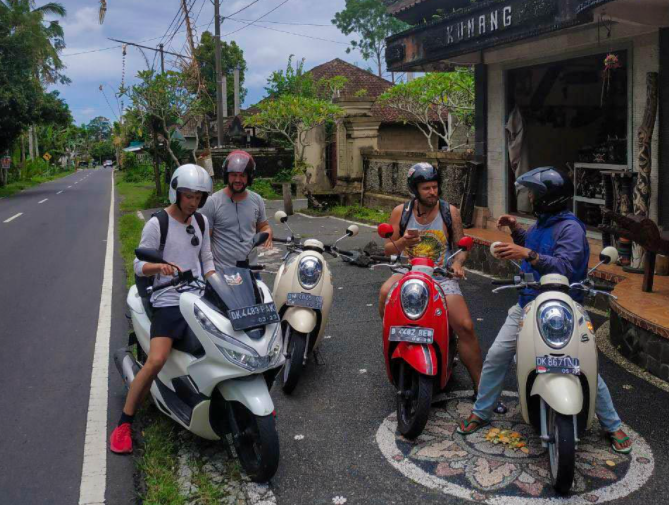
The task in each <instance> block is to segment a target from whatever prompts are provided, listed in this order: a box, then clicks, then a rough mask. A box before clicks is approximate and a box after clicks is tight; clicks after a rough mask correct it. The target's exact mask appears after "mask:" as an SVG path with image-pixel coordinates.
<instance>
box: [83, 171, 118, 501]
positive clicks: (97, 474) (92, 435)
mask: <svg viewBox="0 0 669 505" xmlns="http://www.w3.org/2000/svg"><path fill="white" fill-rule="evenodd" d="M113 274H114V174H113V173H112V182H111V202H110V204H109V225H108V228H107V250H106V252H105V265H104V276H103V279H102V294H101V296H100V312H99V315H98V330H97V334H96V337H95V352H94V354H93V372H92V374H91V391H90V396H89V399H88V417H87V419H86V439H85V442H84V462H83V465H82V469H81V487H80V489H79V505H93V504H103V503H105V487H106V484H107V395H108V389H107V380H108V375H109V374H108V369H109V339H110V335H111V310H112V287H113V282H114V275H113Z"/></svg>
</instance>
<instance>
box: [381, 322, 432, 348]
mask: <svg viewBox="0 0 669 505" xmlns="http://www.w3.org/2000/svg"><path fill="white" fill-rule="evenodd" d="M388 340H390V341H391V342H410V343H412V344H431V343H432V341H433V340H434V330H433V329H432V328H418V327H416V326H391V327H390V336H389V337H388Z"/></svg>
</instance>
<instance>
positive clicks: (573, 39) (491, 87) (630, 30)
mask: <svg viewBox="0 0 669 505" xmlns="http://www.w3.org/2000/svg"><path fill="white" fill-rule="evenodd" d="M599 36H600V37H601V30H600V34H599ZM623 49H627V50H628V56H629V58H628V60H629V65H631V69H632V74H631V76H630V81H629V85H630V90H629V94H630V97H631V104H630V105H631V108H630V110H629V113H630V115H631V118H632V122H631V129H630V130H629V133H628V138H631V141H630V144H631V151H629V158H630V160H631V162H632V164H633V166H634V167H635V170H636V165H637V155H638V147H637V132H638V129H639V126H640V125H641V122H642V120H643V114H644V111H645V105H646V74H647V73H648V72H651V71H654V72H657V71H659V58H658V53H659V35H658V31H657V29H656V28H652V27H647V26H639V25H632V24H624V23H620V24H616V25H614V26H613V29H612V33H611V38H610V39H607V40H606V44H602V43H600V42H599V41H598V32H597V26H596V25H590V26H588V27H577V28H573V29H570V30H565V31H563V32H560V33H559V34H550V35H548V36H545V37H542V38H537V39H532V40H531V41H530V42H528V43H523V44H517V45H514V46H505V47H500V48H497V49H492V50H488V51H486V52H485V53H484V54H483V62H484V63H486V64H487V65H488V139H487V140H488V157H487V163H488V205H489V208H490V211H491V213H492V215H493V216H495V217H497V216H499V215H501V214H503V213H505V212H507V210H508V202H507V191H506V188H507V184H508V168H507V164H506V139H505V131H504V125H505V122H506V105H505V72H506V70H508V69H511V68H518V67H523V66H530V65H536V64H541V63H547V62H550V61H559V60H563V59H570V58H575V57H579V56H584V55H587V54H599V53H602V52H607V51H609V50H611V51H616V50H623ZM658 126H659V125H658V124H656V127H655V134H654V137H653V146H652V157H653V171H652V176H651V183H652V197H651V218H652V219H655V220H656V219H657V216H658V213H657V191H658V147H657V143H658Z"/></svg>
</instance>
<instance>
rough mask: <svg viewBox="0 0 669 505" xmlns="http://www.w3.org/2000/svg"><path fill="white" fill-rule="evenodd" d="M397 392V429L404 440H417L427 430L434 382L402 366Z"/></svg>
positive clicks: (408, 366)
mask: <svg viewBox="0 0 669 505" xmlns="http://www.w3.org/2000/svg"><path fill="white" fill-rule="evenodd" d="M397 385H398V391H397V429H398V430H399V432H400V433H401V434H402V436H403V437H404V438H408V439H410V440H412V439H414V438H416V437H417V436H419V435H420V434H421V433H423V430H424V429H425V425H426V424H427V418H428V416H429V415H430V407H431V405H432V389H433V388H434V380H433V379H432V377H428V376H427V375H423V374H421V373H418V372H417V371H416V370H414V369H413V368H412V367H411V366H410V365H409V364H407V363H406V362H402V363H401V364H400V373H399V380H398V384H397Z"/></svg>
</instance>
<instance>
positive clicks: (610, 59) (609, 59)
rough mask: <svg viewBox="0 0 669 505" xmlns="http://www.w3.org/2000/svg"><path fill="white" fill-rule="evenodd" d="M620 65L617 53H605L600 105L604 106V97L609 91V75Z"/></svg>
mask: <svg viewBox="0 0 669 505" xmlns="http://www.w3.org/2000/svg"><path fill="white" fill-rule="evenodd" d="M620 67H622V64H621V63H620V59H619V58H618V56H617V55H615V54H613V53H609V54H607V55H606V58H604V72H603V76H602V77H603V82H602V100H601V105H602V107H603V106H604V98H605V97H606V95H607V93H608V92H609V88H610V87H611V76H612V74H613V71H614V70H616V69H618V68H620Z"/></svg>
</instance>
